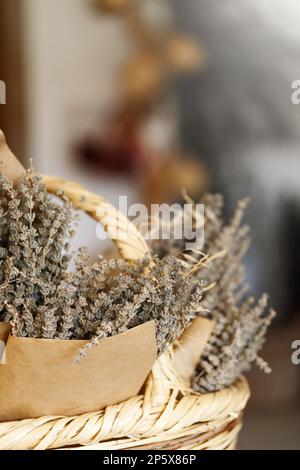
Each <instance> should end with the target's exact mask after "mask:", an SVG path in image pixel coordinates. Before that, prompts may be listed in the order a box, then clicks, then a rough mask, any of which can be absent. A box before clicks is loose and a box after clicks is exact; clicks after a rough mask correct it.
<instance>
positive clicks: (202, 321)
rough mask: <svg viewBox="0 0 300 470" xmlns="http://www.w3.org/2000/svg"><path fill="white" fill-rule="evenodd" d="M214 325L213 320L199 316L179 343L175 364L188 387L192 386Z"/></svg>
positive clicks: (175, 354)
mask: <svg viewBox="0 0 300 470" xmlns="http://www.w3.org/2000/svg"><path fill="white" fill-rule="evenodd" d="M213 326H214V322H213V320H208V319H207V318H203V317H197V318H195V319H194V320H193V321H192V323H191V324H190V326H189V327H188V328H187V329H186V330H185V332H184V333H183V334H182V336H181V337H180V339H179V345H178V347H177V349H176V350H175V353H174V365H175V367H176V370H177V372H178V373H179V375H180V378H181V379H182V380H183V381H184V383H185V384H186V386H187V387H190V381H191V378H192V375H193V373H194V370H195V367H196V365H197V363H198V362H199V359H200V357H201V355H202V352H203V350H204V348H205V346H206V344H207V341H208V339H209V337H210V335H211V332H212V329H213Z"/></svg>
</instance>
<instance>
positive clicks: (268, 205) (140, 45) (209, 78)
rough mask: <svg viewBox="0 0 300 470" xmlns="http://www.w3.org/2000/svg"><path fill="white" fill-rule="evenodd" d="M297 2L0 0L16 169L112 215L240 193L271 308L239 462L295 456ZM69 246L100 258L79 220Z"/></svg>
mask: <svg viewBox="0 0 300 470" xmlns="http://www.w3.org/2000/svg"><path fill="white" fill-rule="evenodd" d="M299 22H300V4H299V1H297V0H285V1H282V0H264V1H263V2H261V1H260V0H226V1H225V0H184V1H182V0H169V1H167V0H135V1H134V0H43V1H40V0H0V80H3V81H4V82H5V83H6V104H5V105H0V127H1V128H2V129H3V130H4V132H5V133H6V135H7V139H8V141H9V143H10V146H11V147H12V148H13V150H14V151H15V153H16V154H17V155H18V156H19V158H21V159H22V160H23V162H24V164H27V165H28V164H29V161H30V159H32V160H33V164H34V167H35V168H36V170H37V171H39V172H42V173H47V174H56V175H58V176H61V177H66V178H69V179H72V180H75V181H79V182H81V183H82V184H83V185H85V186H87V187H89V188H90V189H91V190H92V191H95V192H98V193H99V194H102V195H103V196H105V197H107V198H108V199H109V200H110V201H111V202H113V203H114V204H118V196H119V195H124V194H126V195H127V196H128V198H129V202H137V201H143V202H145V203H146V204H151V203H153V202H174V201H177V200H180V189H181V188H183V187H184V188H186V189H187V191H188V193H189V194H190V195H191V196H192V197H193V198H197V197H199V196H201V194H203V192H205V191H207V190H210V191H217V192H221V193H223V194H224V197H225V201H226V216H230V214H231V212H232V211H233V209H234V206H235V204H236V201H237V200H238V199H239V198H240V197H242V196H245V195H249V196H250V197H251V200H252V204H251V207H250V210H249V211H248V214H247V222H248V223H250V224H251V226H252V240H253V243H252V248H251V252H250V253H249V255H248V257H247V260H246V262H247V271H248V276H249V281H250V283H251V284H252V287H253V292H254V294H255V295H259V294H261V292H262V291H264V290H266V291H267V292H269V293H270V303H271V305H272V306H273V307H274V308H275V309H276V310H277V311H278V316H277V321H276V324H275V325H274V327H273V329H272V331H271V333H270V335H269V339H268V342H267V344H266V346H265V350H264V354H263V356H264V358H265V359H267V360H268V361H269V363H270V365H271V367H272V369H273V373H272V374H271V375H267V376H265V375H263V374H262V373H261V372H259V371H256V370H254V371H252V372H251V374H249V379H250V382H251V386H252V391H253V396H252V398H251V401H250V405H249V407H248V408H247V412H246V416H245V425H244V429H243V431H242V435H241V438H240V443H239V447H240V448H241V449H251V448H261V449H266V448H269V449H271V448H274V449H276V448H277V449H278V448H281V449H283V448H286V449H299V448H300V366H298V367H297V366H295V365H293V364H292V363H291V352H292V350H291V343H292V341H293V340H294V339H300V313H299V311H300V289H299V285H298V279H299V275H300V248H299V239H300V105H299V106H297V105H295V104H292V101H291V95H292V91H293V90H292V82H293V81H294V80H297V79H300V59H299V57H300V29H299ZM75 244H77V245H82V244H87V245H88V246H89V248H90V250H91V252H92V253H96V252H98V251H99V249H109V245H107V246H106V244H104V245H103V242H102V245H101V247H99V240H98V241H96V238H95V227H94V222H93V221H91V220H89V219H88V218H86V220H84V223H83V224H81V226H80V230H79V231H78V234H77V236H76V240H75Z"/></svg>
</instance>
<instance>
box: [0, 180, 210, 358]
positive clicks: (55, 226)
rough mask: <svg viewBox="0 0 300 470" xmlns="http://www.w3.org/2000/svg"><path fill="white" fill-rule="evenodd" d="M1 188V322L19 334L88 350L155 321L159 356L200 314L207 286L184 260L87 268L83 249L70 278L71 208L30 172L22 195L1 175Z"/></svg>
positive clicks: (99, 262) (101, 262)
mask: <svg viewBox="0 0 300 470" xmlns="http://www.w3.org/2000/svg"><path fill="white" fill-rule="evenodd" d="M0 188H1V189H0V213H1V219H0V265H1V267H2V269H1V270H0V273H1V274H0V321H9V322H11V324H12V327H13V329H12V332H13V334H14V335H16V336H29V337H36V338H60V339H70V340H72V339H91V342H90V343H89V344H88V346H87V348H85V349H89V347H91V346H93V345H94V344H96V343H97V342H98V341H99V340H100V339H101V338H105V337H107V336H112V335H115V334H118V333H121V332H123V331H126V330H127V329H128V328H132V327H134V326H137V325H139V324H141V323H144V322H146V321H149V320H155V323H156V332H157V344H158V352H159V353H161V352H162V351H163V350H164V349H165V348H166V347H167V346H168V345H169V344H170V343H171V342H173V341H174V340H175V339H177V338H178V337H179V336H180V335H181V333H182V332H183V330H184V329H185V327H186V326H187V325H188V324H189V322H190V321H191V319H192V318H194V317H195V316H196V315H197V313H198V310H199V308H200V301H201V299H202V287H201V283H200V282H199V281H198V280H197V279H196V278H194V277H193V278H192V277H189V276H187V275H186V273H185V271H184V269H183V266H182V263H181V262H180V261H179V260H178V259H176V258H174V257H171V256H170V257H165V258H164V259H163V260H160V259H158V258H156V257H154V258H145V259H144V260H142V261H140V262H136V263H130V262H126V261H124V260H122V259H117V260H107V259H104V258H103V257H99V258H98V259H97V261H96V262H95V263H94V264H92V265H89V264H88V258H87V255H86V250H83V249H82V250H80V252H79V253H78V256H77V263H76V270H75V272H69V271H68V264H69V261H70V254H69V241H70V238H71V237H72V234H73V229H72V221H73V219H74V214H73V212H72V210H71V207H70V204H68V202H67V201H65V202H64V203H63V204H58V203H57V202H55V201H53V199H51V198H50V196H49V195H48V194H47V192H46V190H45V188H44V186H43V185H42V184H41V182H40V179H39V178H37V177H34V176H32V174H31V173H30V172H27V174H26V175H25V176H24V178H22V179H21V181H20V182H19V183H18V185H17V187H16V188H13V186H12V184H11V183H10V181H9V180H7V178H5V177H4V176H3V175H0ZM84 354H85V350H84V351H82V352H81V355H84Z"/></svg>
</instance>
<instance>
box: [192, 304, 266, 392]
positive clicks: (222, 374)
mask: <svg viewBox="0 0 300 470" xmlns="http://www.w3.org/2000/svg"><path fill="white" fill-rule="evenodd" d="M266 306H267V297H266V296H265V295H264V296H262V298H261V299H260V300H259V302H258V303H257V304H256V305H255V302H254V299H252V298H249V299H247V300H246V301H245V302H243V303H242V304H241V305H239V306H237V305H236V300H235V299H234V297H231V298H230V296H228V298H227V299H226V300H224V301H222V302H221V303H220V304H219V305H218V307H217V308H216V313H215V318H216V320H215V321H216V323H215V327H214V330H213V332H212V335H211V337H210V339H209V342H208V344H207V346H206V348H205V350H204V352H203V354H202V356H201V359H200V362H199V364H198V366H197V369H196V370H195V374H194V377H193V380H192V384H193V388H194V389H195V390H197V391H200V392H204V393H205V392H212V391H215V390H220V389H221V388H224V387H226V386H229V385H231V384H232V383H233V382H234V381H235V380H236V379H237V378H238V377H239V376H240V375H241V374H242V373H243V372H245V371H247V370H249V368H250V367H251V364H252V363H256V364H257V365H258V366H259V367H260V368H261V369H262V370H263V371H264V372H266V373H269V372H270V368H269V366H268V364H267V363H266V362H265V361H264V360H263V359H262V358H260V357H259V356H258V351H259V350H260V349H261V348H262V346H263V344H264V342H265V336H266V332H267V329H268V327H269V325H270V323H271V321H272V318H273V317H274V315H275V314H274V312H273V311H272V310H271V311H270V312H268V313H266V311H265V310H266Z"/></svg>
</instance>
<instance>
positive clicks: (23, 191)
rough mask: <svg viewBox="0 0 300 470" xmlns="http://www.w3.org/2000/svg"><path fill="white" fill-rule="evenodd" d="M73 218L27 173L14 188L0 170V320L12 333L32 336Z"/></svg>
mask: <svg viewBox="0 0 300 470" xmlns="http://www.w3.org/2000/svg"><path fill="white" fill-rule="evenodd" d="M72 219H73V215H72V212H71V209H70V207H69V205H68V204H67V203H65V204H62V205H58V204H57V203H55V202H54V201H53V200H51V198H50V197H49V196H48V194H47V193H46V191H45V189H44V187H43V185H42V184H41V182H40V179H39V178H38V177H35V176H32V174H31V172H30V171H28V172H27V173H26V175H25V176H24V177H23V178H22V179H21V180H20V181H19V183H18V185H17V186H16V188H13V186H12V183H11V182H10V181H9V180H8V179H7V178H6V177H5V176H4V175H2V174H0V267H1V269H0V321H10V322H11V323H12V326H13V333H14V334H17V335H19V336H28V335H29V336H30V335H31V334H33V335H34V334H35V330H36V323H37V321H38V320H39V318H40V317H42V316H43V315H44V309H45V308H46V309H47V307H48V304H49V303H51V301H52V299H53V296H55V294H56V290H57V287H58V286H59V285H60V284H61V283H62V282H63V280H64V278H65V276H66V270H67V266H68V263H69V258H70V256H69V239H70V238H71V236H72V228H71V224H72ZM45 337H46V336H45Z"/></svg>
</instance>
